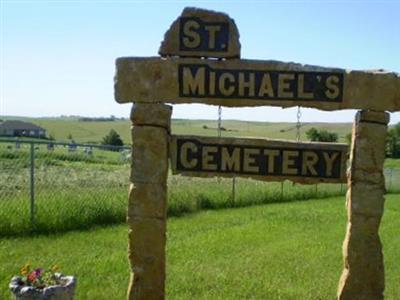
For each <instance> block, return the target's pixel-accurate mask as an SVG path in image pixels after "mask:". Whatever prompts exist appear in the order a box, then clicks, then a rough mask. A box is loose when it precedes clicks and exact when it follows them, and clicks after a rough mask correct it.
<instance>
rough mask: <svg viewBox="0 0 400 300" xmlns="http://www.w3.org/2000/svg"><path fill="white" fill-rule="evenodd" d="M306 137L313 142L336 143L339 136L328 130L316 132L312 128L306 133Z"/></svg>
mask: <svg viewBox="0 0 400 300" xmlns="http://www.w3.org/2000/svg"><path fill="white" fill-rule="evenodd" d="M306 136H307V138H308V139H309V140H310V141H313V142H337V141H338V139H339V136H338V134H337V133H336V132H329V131H328V130H325V129H321V130H318V129H316V128H314V127H312V128H310V129H309V130H307V131H306Z"/></svg>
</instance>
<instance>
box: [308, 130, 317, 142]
mask: <svg viewBox="0 0 400 300" xmlns="http://www.w3.org/2000/svg"><path fill="white" fill-rule="evenodd" d="M306 136H307V138H308V139H309V140H310V141H318V140H319V132H318V130H317V129H316V128H314V127H311V128H310V129H308V130H307V131H306Z"/></svg>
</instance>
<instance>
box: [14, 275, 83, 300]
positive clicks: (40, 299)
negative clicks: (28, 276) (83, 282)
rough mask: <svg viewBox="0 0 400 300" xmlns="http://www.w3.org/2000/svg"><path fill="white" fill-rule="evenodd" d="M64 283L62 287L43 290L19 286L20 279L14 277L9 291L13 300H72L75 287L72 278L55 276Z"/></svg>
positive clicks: (55, 286) (57, 286)
mask: <svg viewBox="0 0 400 300" xmlns="http://www.w3.org/2000/svg"><path fill="white" fill-rule="evenodd" d="M56 276H58V278H59V279H60V280H61V281H62V282H65V284H64V285H53V286H49V287H46V288H44V289H38V288H35V287H32V286H24V285H21V284H20V282H21V277H19V276H15V277H13V278H12V279H11V282H10V285H9V287H10V290H11V292H12V293H13V298H12V299H14V300H73V299H74V293H75V286H76V279H75V277H74V276H63V275H61V274H56Z"/></svg>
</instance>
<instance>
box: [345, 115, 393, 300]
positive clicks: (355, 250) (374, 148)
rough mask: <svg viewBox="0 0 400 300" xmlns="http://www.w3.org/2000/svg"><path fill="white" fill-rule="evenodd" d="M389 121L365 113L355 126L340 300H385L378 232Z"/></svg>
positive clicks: (385, 117) (381, 208)
mask: <svg viewBox="0 0 400 300" xmlns="http://www.w3.org/2000/svg"><path fill="white" fill-rule="evenodd" d="M388 122H389V114H388V113H385V112H376V111H365V110H363V111H359V112H358V113H357V115H356V119H355V122H354V125H353V134H352V145H351V153H350V169H349V175H348V191H347V201H346V205H347V211H348V225H347V233H346V238H345V240H344V244H343V256H344V270H343V273H342V276H341V279H340V283H339V289H338V299H340V300H355V299H357V300H379V299H383V292H384V288H385V283H384V282H385V281H384V265H383V254H382V245H381V241H380V238H379V233H378V231H379V225H380V222H381V218H382V215H383V209H384V192H385V180H384V176H383V163H384V159H385V147H386V135H387V124H388Z"/></svg>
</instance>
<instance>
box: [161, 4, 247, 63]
mask: <svg viewBox="0 0 400 300" xmlns="http://www.w3.org/2000/svg"><path fill="white" fill-rule="evenodd" d="M158 52H159V54H160V55H161V56H183V57H214V58H238V57H240V43H239V32H238V29H237V27H236V24H235V22H234V21H233V20H232V19H231V18H230V17H229V16H228V15H227V14H224V13H220V12H215V11H210V10H205V9H199V8H193V7H188V8H185V9H184V10H183V12H182V15H181V16H179V18H178V19H177V20H175V22H173V23H172V25H171V27H170V28H169V29H168V31H167V32H166V33H165V37H164V40H163V41H162V43H161V47H160V49H159V51H158Z"/></svg>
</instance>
